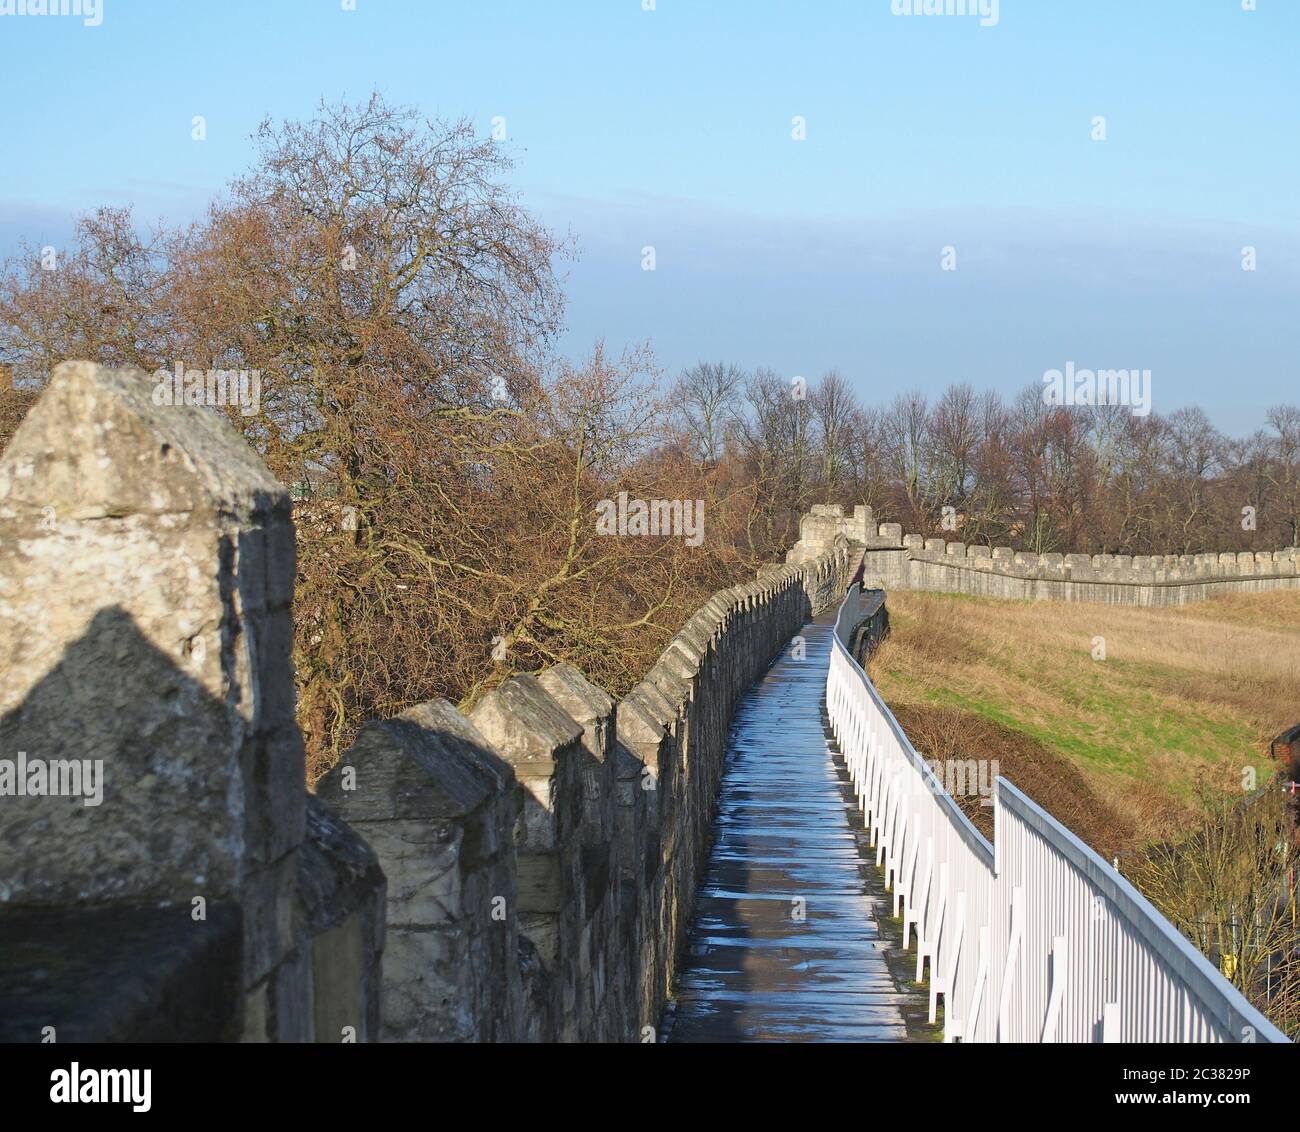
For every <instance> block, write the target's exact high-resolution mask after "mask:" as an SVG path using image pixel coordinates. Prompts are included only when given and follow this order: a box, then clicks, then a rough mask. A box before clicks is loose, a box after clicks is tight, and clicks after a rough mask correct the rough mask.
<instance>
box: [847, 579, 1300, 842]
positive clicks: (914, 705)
mask: <svg viewBox="0 0 1300 1132" xmlns="http://www.w3.org/2000/svg"><path fill="white" fill-rule="evenodd" d="M889 610H890V618H891V623H892V627H893V633H892V635H891V637H890V638H889V640H888V641H886V643H885V644H884V645H883V646H882V647H881V649H880V650H879V651H878V653H877V654H876V656H875V657H874V658H873V659H872V662H871V675H872V679H873V680H874V681H875V682H876V684H877V686H878V687H879V688H880V690H881V693H882V694H883V695H884V697H885V699H886V701H887V702H888V703H889V704H890V706H891V707H892V708H894V710H895V712H896V714H897V715H898V717H899V722H900V723H902V724H903V726H904V728H906V729H907V730H908V733H909V735H911V736H912V738H913V741H914V742H915V743H916V745H917V747H918V749H920V750H922V751H923V753H925V754H926V755H927V756H928V757H931V758H940V759H948V758H958V757H961V758H968V759H969V758H974V759H982V758H989V759H992V758H997V759H998V760H999V764H1000V770H1001V772H1002V773H1003V774H1004V775H1006V776H1007V777H1008V778H1009V779H1010V780H1011V781H1013V782H1015V783H1016V784H1017V785H1018V786H1020V787H1021V788H1022V789H1024V790H1025V791H1026V792H1027V793H1028V794H1029V795H1030V796H1031V797H1033V798H1034V799H1035V800H1036V801H1038V802H1040V803H1041V804H1042V805H1044V806H1046V807H1047V808H1048V809H1050V810H1051V811H1052V812H1053V813H1055V814H1056V815H1057V816H1058V817H1059V818H1061V819H1062V820H1063V821H1065V822H1066V824H1068V825H1070V826H1071V827H1072V828H1075V829H1076V831H1077V832H1078V833H1079V835H1080V836H1081V837H1082V838H1083V839H1084V840H1085V841H1087V842H1088V843H1089V844H1091V845H1093V847H1094V848H1096V849H1098V851H1100V852H1102V853H1104V854H1106V855H1107V856H1109V855H1111V854H1112V853H1117V852H1124V851H1126V850H1128V849H1130V848H1133V847H1134V846H1135V845H1136V844H1138V843H1139V842H1143V841H1146V840H1149V839H1152V838H1158V837H1164V836H1169V835H1172V834H1176V833H1177V831H1178V830H1179V828H1180V827H1181V826H1182V825H1183V823H1185V822H1187V821H1189V820H1193V819H1194V817H1195V815H1196V813H1197V812H1198V807H1197V805H1196V802H1195V798H1194V786H1195V783H1196V781H1197V777H1198V775H1205V774H1209V775H1212V776H1214V777H1215V778H1216V779H1218V780H1219V781H1221V782H1222V783H1224V784H1225V785H1227V784H1235V786H1236V788H1237V789H1240V788H1241V781H1242V778H1243V775H1244V774H1245V773H1246V770H1247V768H1249V767H1253V768H1254V769H1255V771H1256V773H1257V774H1258V775H1259V776H1260V781H1261V783H1262V781H1263V773H1264V772H1265V771H1266V770H1267V771H1268V772H1269V773H1271V770H1272V768H1271V765H1270V763H1269V759H1268V744H1269V741H1270V740H1271V739H1272V737H1273V736H1274V735H1276V734H1277V733H1278V732H1280V731H1282V730H1283V729H1284V728H1286V727H1288V726H1290V725H1291V724H1293V723H1295V722H1296V721H1297V720H1300V594H1297V593H1278V594H1259V595H1239V596H1230V597H1225V598H1220V599H1216V600H1214V601H1210V602H1205V603H1202V604H1198V605H1193V606H1188V607H1186V608H1184V609H1176V610H1147V609H1126V608H1119V607H1112V606H1103V605H1067V604H1057V603H1047V602H1041V603H1033V602H1006V601H995V600H990V599H981V598H970V597H963V596H953V595H942V594H925V593H909V592H902V591H896V592H892V593H890V595H889ZM1102 643H1104V649H1105V654H1104V655H1105V659H1102V660H1096V659H1094V658H1093V654H1094V649H1095V648H1096V647H1097V646H1098V645H1100V644H1102ZM978 808H979V807H978V806H976V807H975V809H978ZM988 812H989V811H987V809H986V810H985V811H984V814H985V815H987V813H988ZM973 816H974V818H975V820H976V821H977V823H979V822H980V817H981V815H980V814H979V813H973ZM985 824H987V822H985Z"/></svg>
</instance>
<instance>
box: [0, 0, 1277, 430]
mask: <svg viewBox="0 0 1300 1132" xmlns="http://www.w3.org/2000/svg"><path fill="white" fill-rule="evenodd" d="M102 4H103V20H102V23H101V24H100V26H98V27H84V26H82V21H80V20H78V19H76V18H74V17H62V16H60V17H49V16H45V17H39V16H0V93H3V96H4V111H3V113H0V142H2V143H3V145H2V146H0V154H3V159H2V164H0V255H8V254H11V253H12V252H13V250H14V249H15V247H16V246H17V244H18V242H19V241H20V240H23V239H26V240H30V241H33V242H36V243H44V242H51V243H56V244H57V243H59V242H60V241H62V240H64V239H66V237H67V234H68V232H69V231H70V228H71V222H72V218H73V217H74V216H75V214H76V213H77V212H79V211H82V210H86V209H89V208H92V207H94V206H96V205H98V204H103V203H108V204H123V203H126V202H133V203H134V204H135V205H136V207H137V210H138V213H139V215H140V216H141V217H142V218H143V219H152V218H154V217H159V216H163V217H166V218H168V219H170V220H184V219H187V218H189V217H191V216H193V215H196V214H197V213H198V212H199V211H201V209H202V206H203V204H204V202H205V201H206V200H207V199H209V198H210V197H211V196H212V195H213V194H215V193H217V192H219V191H220V190H221V188H222V186H223V185H224V184H225V183H226V182H227V181H228V180H229V178H230V177H232V176H233V175H235V174H236V173H238V172H239V171H241V170H242V169H244V168H245V167H246V166H247V164H248V162H249V159H250V156H251V153H252V145H251V142H250V139H249V134H250V133H251V132H252V130H253V129H254V128H255V127H256V125H257V123H258V121H260V119H261V118H262V117H263V116H265V115H268V114H269V115H271V116H272V117H274V118H285V117H302V116H306V115H308V114H310V113H311V111H312V109H313V108H314V107H315V105H316V103H317V102H318V100H319V99H320V98H321V97H322V96H324V97H325V98H327V99H329V100H331V101H332V100H336V99H338V98H340V97H348V98H352V99H361V98H364V97H365V96H366V95H367V94H368V93H369V92H370V91H371V90H372V89H378V90H380V91H381V92H383V93H384V94H385V95H386V96H387V97H388V98H389V99H390V100H391V101H394V102H400V103H407V104H413V105H416V106H418V107H419V108H421V109H422V110H423V111H425V112H426V113H428V114H430V115H436V116H443V117H460V116H464V117H468V118H469V119H471V120H472V121H473V122H474V123H475V124H476V125H477V126H478V127H479V128H480V129H481V130H482V131H483V132H484V133H487V132H488V131H489V129H490V125H491V121H492V119H493V117H494V116H498V115H499V116H503V117H504V118H505V121H506V129H507V133H508V141H507V142H506V144H507V145H508V146H509V147H510V150H511V152H512V154H513V155H514V157H515V160H516V167H515V170H514V173H513V175H512V179H513V183H514V186H515V187H516V188H517V190H518V191H519V193H520V194H521V197H522V199H523V201H524V202H525V203H526V204H527V205H528V206H529V207H530V208H531V209H532V210H533V211H534V212H536V213H537V214H538V215H539V216H540V217H542V218H543V219H544V220H545V221H546V222H547V223H548V224H550V225H551V226H552V227H554V228H555V229H557V230H559V231H561V232H571V233H572V234H573V235H574V236H575V237H576V239H577V242H578V245H579V247H580V256H579V258H578V259H577V260H576V261H575V262H572V263H568V264H566V265H564V270H565V271H566V273H567V275H568V284H567V291H568V295H569V301H568V331H567V333H566V335H565V338H564V340H563V343H562V345H563V346H564V348H565V349H566V350H567V351H568V352H570V353H573V354H580V353H582V352H584V351H585V350H586V349H587V348H588V347H589V346H590V344H591V342H592V341H593V340H594V339H595V338H597V337H604V338H605V339H606V340H607V342H608V343H609V344H610V345H612V346H615V347H618V346H621V345H623V344H627V343H632V342H638V341H642V340H646V339H649V340H650V341H651V342H652V343H653V344H654V347H655V350H656V352H657V354H658V357H659V360H660V363H661V364H662V365H663V366H664V367H665V368H666V369H668V370H669V371H675V370H676V369H678V368H680V367H681V366H682V365H684V364H689V363H690V362H693V361H695V360H698V359H700V358H711V359H716V358H725V359H729V360H734V361H736V362H738V363H740V364H742V365H744V366H746V367H754V366H758V365H769V366H772V367H773V368H775V369H777V370H779V371H781V372H783V373H786V374H787V375H793V374H803V375H806V376H809V377H813V376H816V375H817V374H819V373H821V372H822V371H823V370H825V369H827V368H829V367H831V366H836V367H838V368H839V369H840V370H841V371H842V372H844V373H845V374H846V375H847V376H849V377H850V378H851V379H852V380H853V382H854V384H855V386H856V387H857V389H858V391H859V393H860V395H861V396H862V397H863V398H864V399H865V400H868V401H885V400H888V399H889V398H891V397H892V396H893V395H894V394H895V393H896V392H898V391H899V390H901V389H904V388H913V387H919V388H921V389H924V390H927V391H931V392H934V391H938V390H940V389H942V387H943V386H944V385H945V384H947V383H948V382H950V381H954V380H967V381H970V382H972V383H974V384H975V385H977V386H979V387H994V388H997V389H999V390H1001V391H1003V392H1004V393H1006V394H1008V395H1010V394H1011V393H1013V392H1015V391H1016V390H1017V389H1019V388H1022V387H1023V386H1025V385H1027V384H1030V383H1035V382H1038V381H1039V380H1040V378H1041V376H1042V374H1043V373H1044V371H1046V370H1048V369H1053V368H1063V367H1064V365H1065V363H1066V362H1067V361H1074V362H1075V363H1076V364H1077V365H1078V366H1080V367H1084V366H1089V367H1101V368H1111V367H1116V368H1123V367H1134V368H1149V369H1151V370H1152V374H1153V379H1152V382H1153V390H1154V402H1155V408H1156V410H1157V411H1162V412H1167V411H1170V410H1172V409H1174V408H1177V407H1179V406H1180V405H1184V404H1190V403H1198V404H1201V405H1202V406H1203V407H1205V408H1206V409H1207V411H1209V412H1210V414H1211V416H1212V417H1213V418H1214V420H1215V421H1216V422H1217V423H1218V424H1219V425H1220V426H1221V427H1223V428H1225V429H1227V430H1229V431H1231V432H1235V433H1245V432H1248V431H1250V430H1252V429H1254V428H1256V427H1258V426H1259V425H1260V424H1262V421H1263V413H1264V410H1265V408H1266V407H1267V406H1268V405H1270V404H1273V403H1276V402H1278V401H1282V400H1292V401H1300V364H1298V361H1297V359H1298V358H1300V318H1297V310H1298V309H1300V301H1298V300H1300V145H1298V144H1297V143H1298V142H1300V3H1297V2H1296V0H1258V8H1259V10H1258V11H1254V12H1246V11H1243V10H1242V8H1241V0H1144V2H1142V3H1138V2H1135V0H1088V2H1083V0H1079V2H1075V0H1001V3H1000V5H999V11H998V22H997V24H996V26H993V27H981V26H979V20H978V19H976V18H972V17H960V16H943V17H927V16H895V15H893V14H892V13H891V10H890V0H856V2H850V0H804V2H803V3H795V2H789V3H787V2H778V0H715V2H707V0H689V2H688V0H656V3H655V9H654V10H653V11H645V10H643V8H642V0H548V2H545V3H543V2H540V0H460V2H456V3H450V2H447V0H418V2H417V0H401V2H399V0H356V10H355V11H347V10H344V9H343V6H342V3H341V2H340V0H261V2H257V3H254V2H252V0H223V2H219V3H218V2H208V3H196V2H193V0H102ZM0 10H3V0H0ZM199 114H201V115H203V116H204V117H205V118H206V119H207V128H208V139H207V141H205V142H202V143H196V142H194V141H192V140H191V137H190V129H191V126H190V122H191V118H192V117H193V116H194V115H199ZM796 115H799V116H802V117H803V119H804V120H805V121H806V127H807V139H806V140H805V141H800V142H796V141H794V140H792V138H791V129H792V119H793V118H794V117H795V116H796ZM1097 115H1103V116H1105V118H1106V132H1107V140H1106V141H1105V142H1095V141H1093V140H1092V138H1091V131H1092V121H1093V118H1094V117H1095V116H1097ZM645 245H653V246H654V247H655V249H656V260H657V269H656V270H655V271H654V272H645V271H643V270H642V269H641V249H642V247H644V246H645ZM948 245H951V246H954V247H955V248H956V249H957V270H956V271H955V272H944V271H941V270H940V256H941V250H942V249H943V248H944V247H945V246H948ZM1245 245H1251V246H1254V247H1256V248H1257V249H1258V256H1259V268H1258V270H1257V271H1255V272H1253V273H1248V272H1243V271H1242V270H1241V258H1240V253H1241V248H1242V247H1243V246H1245Z"/></svg>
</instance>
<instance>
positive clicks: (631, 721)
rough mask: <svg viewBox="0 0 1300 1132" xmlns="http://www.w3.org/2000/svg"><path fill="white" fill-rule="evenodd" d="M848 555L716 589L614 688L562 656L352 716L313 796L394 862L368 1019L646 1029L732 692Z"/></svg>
mask: <svg viewBox="0 0 1300 1132" xmlns="http://www.w3.org/2000/svg"><path fill="white" fill-rule="evenodd" d="M859 559H860V551H859V552H858V553H857V554H856V555H855V552H854V550H853V549H852V548H851V547H850V546H849V545H848V543H847V542H846V540H844V539H843V538H840V539H837V540H833V545H832V546H830V547H829V548H828V549H826V550H825V551H823V552H822V553H820V554H819V555H817V556H816V557H814V558H811V559H809V560H808V561H806V562H805V563H803V564H801V565H797V566H796V565H786V566H771V567H766V568H764V569H763V570H762V571H761V572H760V575H759V577H758V578H757V580H755V581H754V582H751V583H748V584H745V585H740V586H735V587H732V588H730V589H726V590H721V591H719V592H718V593H716V594H714V595H713V597H712V598H710V599H709V601H708V602H706V603H705V604H704V606H703V607H702V608H701V609H700V610H699V612H698V613H696V614H695V615H694V616H693V617H692V618H691V619H690V620H689V621H687V622H686V624H685V625H683V626H682V628H681V629H680V630H679V631H678V633H677V634H676V635H675V636H674V637H673V639H672V640H671V641H670V642H669V644H668V646H667V647H666V648H665V649H664V651H663V653H662V654H661V655H660V657H659V659H658V660H657V661H656V662H655V664H654V665H653V666H651V668H650V670H649V672H647V673H646V675H645V678H644V679H643V680H642V681H641V682H640V683H639V684H638V685H637V686H636V687H635V688H633V690H632V691H631V692H629V693H628V695H627V696H625V697H624V698H623V699H622V700H621V701H620V702H618V703H615V702H614V701H613V700H612V699H611V698H610V697H609V696H608V695H607V694H606V693H605V692H604V691H603V690H602V689H600V688H598V687H597V686H595V685H594V684H592V683H591V682H590V681H588V680H587V679H586V677H585V676H583V674H582V673H581V672H579V671H578V670H577V669H575V668H573V667H571V666H570V665H567V664H561V665H556V666H553V667H551V668H549V669H547V670H546V671H544V672H542V673H541V674H540V675H538V676H531V675H518V676H514V677H511V678H510V679H509V680H507V681H506V682H505V683H504V684H502V685H501V686H500V687H499V688H497V689H495V690H494V691H492V692H489V693H488V694H487V695H485V696H484V697H483V698H482V699H481V700H480V701H479V702H478V703H477V704H476V705H475V707H474V710H473V711H472V712H471V713H470V714H469V715H468V717H467V716H465V715H462V714H461V713H460V712H458V711H457V710H456V709H455V708H454V707H453V706H452V705H451V704H449V703H446V702H445V701H435V702H431V703H429V704H424V705H421V706H420V707H418V708H415V709H413V710H412V711H409V712H406V713H404V714H403V715H402V716H401V717H399V720H396V721H388V722H385V723H375V724H369V725H367V727H366V728H365V729H363V731H362V733H361V735H360V736H359V737H358V740H357V743H356V745H355V746H354V747H353V748H352V749H351V750H350V751H349V752H347V754H345V755H344V757H343V759H342V760H341V761H340V762H339V764H338V765H337V766H336V767H334V768H333V769H332V770H331V771H330V772H329V773H328V774H327V775H326V776H325V777H324V778H323V779H322V780H321V782H320V783H319V784H318V795H319V797H320V798H321V799H322V800H324V801H325V802H326V803H327V804H328V805H330V806H331V808H333V809H334V810H335V811H336V812H338V813H339V814H340V815H341V816H342V817H343V818H344V819H345V820H346V821H347V822H348V824H349V825H351V826H352V827H353V828H354V829H356V830H357V831H358V832H359V833H361V834H362V835H363V836H365V837H366V838H367V840H369V842H370V844H371V845H372V846H373V847H374V849H375V852H376V853H377V854H378V857H379V860H380V862H381V864H382V866H383V869H384V872H385V874H386V875H387V877H388V886H389V888H388V932H389V941H388V947H387V952H386V956H385V964H384V1018H383V1023H382V1034H383V1036H384V1037H386V1038H389V1039H393V1040H402V1039H420V1040H471V1041H475V1040H477V1041H484V1040H497V1041H499V1040H523V1041H576V1042H581V1041H646V1040H654V1037H655V1029H656V1027H657V1025H658V1021H659V1016H660V1014H661V1013H662V1010H663V1006H664V1002H665V1001H666V999H667V997H668V995H669V993H670V990H671V987H672V983H673V978H674V974H675V971H676V965H677V960H678V956H679V952H680V949H681V947H682V944H683V942H684V940H685V937H686V931H687V927H688V925H689V922H690V916H691V911H692V907H693V904H694V898H695V890H696V887H697V885H698V883H699V879H700V872H701V869H702V867H703V864H704V862H705V859H706V854H707V849H708V841H709V837H710V833H711V829H712V824H713V810H714V803H715V800H716V797H717V790H718V784H719V781H720V779H721V775H722V766H723V759H724V755H725V751H726V738H727V732H728V728H729V726H730V722H731V716H732V712H733V710H734V708H735V705H736V703H737V701H738V699H739V698H740V696H741V695H742V694H743V693H744V691H745V690H746V689H747V688H748V687H749V685H750V684H751V683H752V682H753V681H754V679H755V678H756V677H757V676H758V675H759V674H760V673H761V672H762V671H763V669H764V668H766V667H767V665H768V664H770V663H771V662H772V660H773V659H774V658H775V656H776V655H777V653H778V652H779V651H780V650H781V649H782V648H783V647H784V646H785V644H786V643H787V642H788V641H789V640H790V638H791V637H792V636H793V635H794V634H795V633H796V632H797V631H798V630H799V628H800V627H801V626H802V625H803V624H804V623H805V621H806V620H807V619H808V617H809V616H810V614H812V613H815V612H816V613H819V612H822V611H823V610H824V609H826V608H828V607H830V606H831V605H832V604H833V603H836V602H838V601H839V599H840V597H841V596H842V595H843V593H844V591H845V589H846V588H847V586H848V582H849V579H850V577H851V576H852V575H853V573H854V571H855V570H856V569H857V566H858V562H859Z"/></svg>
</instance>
